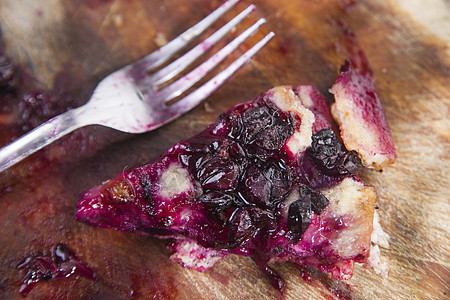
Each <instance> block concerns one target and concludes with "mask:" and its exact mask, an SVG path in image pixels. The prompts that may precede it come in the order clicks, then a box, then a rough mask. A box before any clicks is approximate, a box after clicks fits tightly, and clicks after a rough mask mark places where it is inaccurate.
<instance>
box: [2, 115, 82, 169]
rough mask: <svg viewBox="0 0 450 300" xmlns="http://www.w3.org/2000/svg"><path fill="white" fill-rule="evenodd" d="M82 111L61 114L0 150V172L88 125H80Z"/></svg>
mask: <svg viewBox="0 0 450 300" xmlns="http://www.w3.org/2000/svg"><path fill="white" fill-rule="evenodd" d="M82 111H84V107H83V106H81V107H79V108H75V109H72V110H69V111H67V112H65V113H62V114H60V115H58V116H56V117H54V118H52V119H50V120H48V121H47V122H45V123H44V124H42V125H40V126H38V127H36V128H35V129H33V130H32V131H30V132H28V133H27V134H25V135H24V136H22V137H20V138H19V139H17V140H15V141H14V142H12V143H11V144H9V145H7V146H5V147H3V148H1V149H0V172H2V171H3V170H5V169H7V168H9V167H11V166H13V165H15V164H16V163H18V162H19V161H21V160H23V159H24V158H26V157H28V156H29V155H31V154H33V153H35V152H36V151H38V150H40V149H42V148H43V147H45V146H47V145H48V144H50V143H52V142H54V141H56V140H57V139H59V138H61V137H62V136H64V135H66V134H68V133H70V132H72V131H74V130H75V129H77V128H80V127H81V126H84V125H88V124H82V123H80V121H79V119H80V118H78V117H77V116H79V115H80V114H81V113H82Z"/></svg>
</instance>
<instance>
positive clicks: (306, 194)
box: [298, 185, 328, 215]
mask: <svg viewBox="0 0 450 300" xmlns="http://www.w3.org/2000/svg"><path fill="white" fill-rule="evenodd" d="M298 191H299V198H300V199H302V200H303V201H305V202H307V203H311V208H312V210H313V211H314V212H315V213H316V214H318V215H320V214H321V213H322V212H323V210H324V208H325V207H327V205H328V199H327V198H326V197H325V196H324V195H322V194H321V193H319V192H316V191H314V190H312V189H310V188H309V187H307V186H305V185H302V186H300V187H299V189H298Z"/></svg>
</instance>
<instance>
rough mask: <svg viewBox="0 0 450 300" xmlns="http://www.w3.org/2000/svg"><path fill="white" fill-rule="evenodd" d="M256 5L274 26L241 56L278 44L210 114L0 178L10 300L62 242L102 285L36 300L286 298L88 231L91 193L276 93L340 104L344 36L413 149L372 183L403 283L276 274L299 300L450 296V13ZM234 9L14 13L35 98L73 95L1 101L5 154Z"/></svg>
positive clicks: (361, 274) (109, 7)
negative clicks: (351, 38) (136, 65)
mask: <svg viewBox="0 0 450 300" xmlns="http://www.w3.org/2000/svg"><path fill="white" fill-rule="evenodd" d="M251 2H252V3H255V4H256V5H257V10H256V11H255V12H254V14H253V15H252V16H251V17H250V18H249V20H247V21H246V22H245V25H249V24H251V23H253V22H254V21H255V20H257V19H258V18H259V17H265V18H266V19H267V21H268V22H267V24H266V25H265V26H264V28H263V30H262V31H261V32H260V33H258V34H257V35H256V36H255V37H253V38H252V39H250V40H249V41H248V42H246V43H245V44H244V45H243V46H241V47H240V48H239V51H238V52H237V53H235V54H234V56H233V57H232V58H235V57H237V56H238V55H239V54H240V53H242V52H243V51H245V50H246V49H247V48H249V47H250V46H251V45H252V42H254V41H256V40H257V39H259V38H261V37H262V36H263V34H264V33H267V32H269V31H270V30H273V31H275V33H276V37H275V39H274V40H273V41H271V42H270V44H269V45H268V46H267V47H266V48H265V49H264V50H263V51H262V52H261V53H259V54H258V55H257V57H256V58H255V59H254V60H253V61H252V62H251V63H250V64H249V65H247V66H245V67H244V68H243V69H242V70H240V72H239V73H238V74H237V75H236V76H234V77H233V78H232V79H231V80H230V81H229V82H228V83H227V84H226V85H224V86H223V87H222V88H221V89H220V90H218V91H217V92H216V93H214V94H213V95H212V96H211V97H210V98H208V100H207V101H206V102H205V103H204V104H202V105H200V106H199V107H197V108H196V109H194V110H193V111H192V112H190V113H189V114H187V115H185V116H183V117H181V118H180V119H178V120H176V121H174V122H173V123H171V124H169V125H167V126H165V127H163V128H160V129H158V130H156V131H153V132H150V133H146V134H141V135H130V134H125V133H120V132H116V131H114V130H111V129H107V128H103V127H99V126H91V127H87V128H84V129H81V130H78V131H76V132H74V133H72V134H70V135H69V136H67V137H65V138H63V139H62V140H60V141H58V142H56V143H54V144H53V145H51V146H49V147H47V148H46V149H44V150H42V151H40V152H39V153H36V154H35V155H33V156H32V157H30V158H29V159H27V160H25V161H24V162H22V163H20V164H18V165H17V166H15V167H14V168H11V169H10V170H7V171H6V172H3V173H0V298H1V299H20V298H21V295H20V294H19V292H18V290H19V287H20V285H21V281H22V279H23V277H24V276H25V273H24V272H23V270H18V269H17V265H18V264H19V263H20V262H21V261H22V260H23V259H24V258H26V257H29V256H33V255H42V254H48V253H49V251H50V249H51V248H52V247H53V246H54V245H55V244H57V243H64V244H65V245H67V246H68V247H70V248H71V249H72V250H74V252H75V253H76V254H77V255H78V256H79V257H80V258H81V259H82V260H83V261H84V262H85V263H86V264H88V265H89V266H90V267H91V268H92V269H93V270H94V272H95V273H96V276H97V279H96V280H89V279H86V278H83V277H71V278H68V279H66V280H52V281H49V282H43V283H40V284H38V285H36V287H35V288H34V289H33V290H32V291H31V293H30V294H29V295H28V297H29V298H30V299H48V298H49V297H53V298H56V299H128V298H133V299H278V298H281V295H280V294H279V292H278V291H276V290H275V289H274V288H272V287H271V286H270V283H269V280H268V279H267V278H266V277H265V276H264V275H263V274H262V272H261V271H260V270H259V269H258V268H257V266H256V264H255V263H254V262H253V261H252V260H251V259H249V258H245V257H238V256H233V255H231V256H228V257H227V258H226V259H225V260H223V261H222V262H220V263H218V264H217V265H215V266H214V267H213V268H212V269H210V270H208V271H206V272H204V273H200V272H196V271H191V270H187V269H183V268H182V267H181V266H180V265H178V264H177V263H174V262H171V261H170V260H169V256H170V251H169V250H167V249H166V248H165V243H164V241H160V240H158V239H154V238H149V237H143V236H138V235H134V234H129V233H123V232H116V231H113V230H108V229H102V228H94V227H91V226H88V225H86V224H82V223H79V222H77V221H75V219H74V212H75V210H76V203H77V201H78V199H79V194H80V193H81V192H82V191H83V190H85V189H87V188H90V187H92V186H94V185H98V184H100V183H101V182H103V181H105V180H106V179H108V178H111V177H113V176H115V175H116V174H117V173H119V172H120V171H122V170H124V169H126V168H128V167H131V166H134V165H137V164H142V163H145V162H147V161H149V160H150V159H152V158H154V157H155V156H157V155H158V154H161V153H162V152H163V151H164V150H165V149H167V148H168V147H170V146H171V145H172V144H174V143H176V142H178V141H179V140H181V139H184V138H187V137H189V136H191V135H192V134H195V133H197V132H199V131H200V130H202V129H203V128H204V127H205V126H206V125H207V124H209V123H211V122H213V121H214V120H215V118H216V117H217V116H218V115H219V114H220V112H222V111H223V110H225V109H226V108H228V107H230V106H232V105H235V104H237V103H239V102H241V101H246V100H250V99H253V98H255V97H256V96H257V95H258V94H259V93H261V92H264V91H266V90H267V89H269V88H271V87H273V86H276V85H281V84H283V85H284V84H291V85H302V84H313V85H315V86H317V87H318V88H319V89H320V91H321V92H322V93H323V94H324V95H327V97H329V96H330V95H329V94H328V92H327V91H328V88H329V87H331V85H332V83H333V80H334V78H335V77H336V76H337V70H338V68H339V66H340V65H341V63H342V62H343V60H344V59H345V57H346V56H347V55H348V51H347V49H346V47H345V46H344V45H343V44H342V37H343V32H342V30H343V29H342V24H347V25H346V26H348V27H349V28H351V29H352V30H353V31H354V32H355V34H356V36H357V38H358V40H359V46H360V47H361V49H363V50H364V51H365V52H366V54H367V56H368V58H369V61H370V63H371V65H372V68H373V70H374V74H375V76H376V87H377V89H378V92H379V95H380V98H381V99H382V102H383V105H384V108H385V112H386V116H387V120H388V122H389V123H390V126H391V129H392V133H393V136H394V140H395V143H396V147H397V151H398V160H397V162H396V164H395V165H393V166H391V167H388V168H386V169H385V171H383V172H382V173H377V172H365V173H364V174H363V175H364V179H365V180H366V181H367V182H368V183H370V184H373V185H374V186H376V188H377V193H378V206H379V210H378V211H379V214H380V216H381V224H382V226H383V228H384V229H385V231H386V232H387V233H388V234H389V235H390V247H389V248H383V249H381V252H382V254H383V256H384V257H386V258H387V259H389V261H390V275H389V278H387V279H385V278H382V277H379V276H377V275H376V274H375V273H374V272H373V271H372V270H369V269H365V268H363V267H360V266H357V267H356V269H355V274H354V277H353V278H352V279H351V280H349V281H345V282H344V281H337V280H334V279H331V278H330V277H329V276H328V275H324V274H321V273H320V272H318V271H317V270H315V269H313V268H298V267H296V266H294V265H293V264H290V263H283V264H276V265H274V266H273V267H274V269H276V270H277V271H278V272H279V273H280V275H281V276H282V277H283V278H284V279H285V280H286V283H287V291H286V294H285V295H284V298H285V299H334V298H343V299H449V297H450V296H449V292H450V290H449V286H450V265H449V262H450V242H449V230H450V222H449V217H450V203H449V200H450V199H449V192H450V190H449V171H450V160H449V149H450V143H449V140H450V121H449V112H448V108H449V99H450V90H449V87H450V55H449V54H450V51H449V46H450V44H449V43H450V16H449V3H448V1H445V0H442V1H440V0H432V1H419V0H415V1H407V0H391V1H388V0H385V1H381V0H380V1H378V0H360V1H357V0H340V1H331V0H330V1H325V0H314V1H306V0H297V1H291V0H254V1H246V0H243V1H241V3H239V4H238V5H237V8H238V9H239V10H242V9H244V8H245V7H246V6H247V5H248V4H250V3H251ZM220 3H221V1H218V0H212V1H207V0H190V1H182V0H179V1H177V0H165V1H164V0H154V1H146V0H122V1H121V0H76V1H75V0H74V1H64V0H41V1H34V0H1V1H0V29H1V32H2V35H3V40H4V44H5V51H6V53H7V54H8V55H9V56H10V57H11V58H12V59H13V60H14V61H15V62H17V63H18V64H20V65H21V66H22V67H23V70H24V72H26V73H28V74H31V75H32V76H33V77H35V78H36V80H37V81H36V82H34V83H33V85H34V86H37V87H39V88H40V89H42V90H52V91H58V93H59V94H58V95H59V96H58V97H56V98H52V101H50V102H51V103H50V102H45V103H44V102H39V101H45V99H44V100H40V98H39V97H36V98H35V99H34V100H33V101H29V99H28V100H24V99H6V100H5V99H3V98H0V101H2V102H3V103H0V105H1V106H2V109H3V110H2V114H0V143H1V144H0V145H5V144H7V143H8V142H9V141H11V140H13V139H14V138H16V137H18V136H20V135H21V134H22V133H24V132H25V131H27V130H29V129H30V128H32V127H34V126H36V125H38V124H39V123H41V122H43V121H45V120H46V119H48V118H49V117H51V116H53V115H55V114H58V113H61V112H63V111H65V110H67V109H68V108H70V107H75V106H78V105H81V104H83V103H84V102H86V101H87V99H88V98H89V95H90V93H91V92H92V90H93V88H94V87H95V85H96V83H97V82H98V81H99V80H100V79H101V78H102V77H103V76H105V75H106V74H108V73H109V72H111V71H113V70H115V69H116V68H118V67H121V66H123V65H125V64H127V63H129V62H131V61H133V60H135V59H137V58H140V57H141V56H143V55H144V54H146V53H148V52H150V51H152V50H155V49H156V48H157V47H158V43H160V41H161V39H164V38H165V39H167V40H170V39H172V38H174V37H175V36H176V35H177V34H179V33H181V32H182V31H183V30H185V29H186V28H188V27H189V26H191V25H193V24H194V23H195V22H196V21H198V20H200V19H201V18H202V17H204V16H205V15H207V14H208V13H209V12H210V11H211V10H213V9H214V8H215V7H217V6H218V5H220ZM236 12H237V10H233V11H232V12H230V13H228V14H227V16H226V17H225V19H230V18H231V17H232V16H233V15H234V14H236ZM221 23H223V20H222V21H220V22H218V25H219V24H221ZM339 24H341V25H339ZM242 28H243V26H238V28H237V30H236V33H237V32H239V31H240V30H242ZM210 32H211V31H210ZM236 33H235V34H236ZM230 38H231V37H230ZM230 38H228V39H226V40H225V41H227V40H229V39H230ZM225 41H223V42H222V45H223V44H224V42H225ZM232 58H230V59H229V60H227V61H228V62H229V61H231V59H232ZM24 78H27V77H26V76H24ZM24 82H29V81H26V80H24ZM61 91H63V92H64V93H63V94H61ZM61 95H63V96H61ZM47 101H48V100H47Z"/></svg>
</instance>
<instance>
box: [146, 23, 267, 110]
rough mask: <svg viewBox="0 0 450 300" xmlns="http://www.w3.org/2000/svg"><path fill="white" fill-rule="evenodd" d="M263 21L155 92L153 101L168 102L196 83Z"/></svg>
mask: <svg viewBox="0 0 450 300" xmlns="http://www.w3.org/2000/svg"><path fill="white" fill-rule="evenodd" d="M265 22H266V20H265V19H264V18H261V19H259V20H258V21H257V22H256V23H254V24H253V25H252V26H251V27H249V28H248V29H247V30H245V31H244V32H243V33H241V34H240V35H239V36H238V37H236V38H235V39H234V40H233V41H232V42H231V43H229V44H227V45H226V46H225V47H223V48H222V49H221V50H219V51H218V52H217V53H215V54H214V55H213V56H211V57H210V58H209V59H208V60H207V61H205V62H204V63H202V64H201V65H200V66H198V67H197V68H195V69H194V70H192V71H191V72H189V73H188V74H187V75H185V76H183V77H182V78H180V79H178V80H177V81H175V82H174V83H172V84H171V85H169V86H167V87H166V88H164V89H163V90H161V91H158V92H156V93H155V97H154V98H153V101H164V102H168V101H170V100H172V99H173V98H175V97H177V96H179V95H181V94H182V93H183V92H185V91H186V90H187V89H189V88H190V87H191V86H193V85H194V84H195V83H197V82H198V81H199V80H200V79H202V78H203V77H204V76H205V75H206V74H208V73H209V71H211V70H212V69H213V68H214V67H216V66H217V65H218V64H219V63H220V62H221V61H222V60H223V59H225V57H227V56H228V55H229V54H230V53H231V52H233V51H234V50H235V49H236V48H237V47H238V46H239V45H240V44H241V43H242V42H244V41H245V40H246V39H247V38H248V37H249V36H251V35H252V34H254V33H255V32H256V31H257V30H258V28H259V27H261V26H262V25H263V24H264V23H265Z"/></svg>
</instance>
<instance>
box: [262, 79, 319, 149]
mask: <svg viewBox="0 0 450 300" xmlns="http://www.w3.org/2000/svg"><path fill="white" fill-rule="evenodd" d="M270 92H271V93H272V95H271V98H270V100H272V102H273V103H274V104H275V105H276V106H277V107H278V108H279V109H281V110H282V111H284V112H290V113H294V114H297V115H298V116H299V117H300V119H301V124H300V128H299V129H298V130H297V131H296V132H294V134H293V135H292V136H291V137H290V138H289V139H288V140H287V146H288V148H289V150H291V152H292V153H293V154H294V155H295V154H298V153H299V152H302V151H304V150H306V148H308V147H310V146H311V136H312V125H313V124H314V121H315V117H314V114H313V113H312V112H311V111H310V110H309V109H307V108H306V107H305V106H303V105H302V101H301V100H300V99H299V97H298V96H297V95H296V94H295V93H294V91H293V90H292V88H291V87H289V86H279V87H275V88H273V89H271V90H270Z"/></svg>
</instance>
